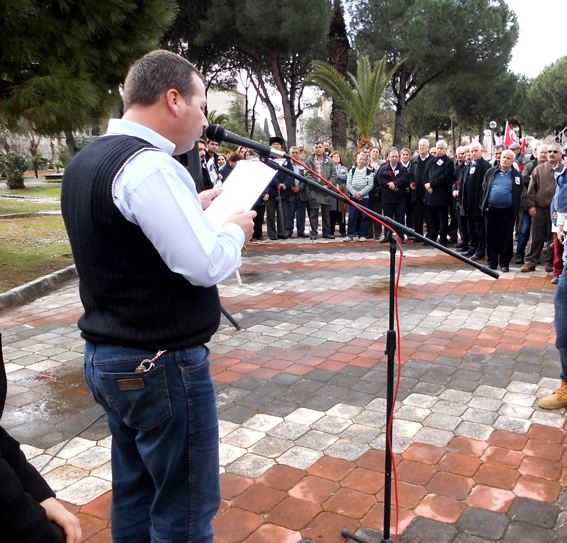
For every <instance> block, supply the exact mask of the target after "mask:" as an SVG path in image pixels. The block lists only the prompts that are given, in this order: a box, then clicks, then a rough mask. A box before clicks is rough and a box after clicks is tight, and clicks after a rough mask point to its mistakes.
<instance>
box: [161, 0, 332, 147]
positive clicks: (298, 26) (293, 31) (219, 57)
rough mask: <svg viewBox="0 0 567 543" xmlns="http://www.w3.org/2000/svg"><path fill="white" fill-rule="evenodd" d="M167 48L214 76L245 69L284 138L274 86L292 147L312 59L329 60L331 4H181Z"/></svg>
mask: <svg viewBox="0 0 567 543" xmlns="http://www.w3.org/2000/svg"><path fill="white" fill-rule="evenodd" d="M178 1H179V7H180V12H179V16H178V18H177V20H176V21H175V23H174V26H173V30H172V32H171V33H169V34H170V35H169V37H168V40H167V43H168V46H170V47H172V48H174V49H176V50H181V51H183V53H184V54H186V56H187V58H189V60H194V61H195V62H196V63H197V64H199V63H200V65H202V66H203V67H204V68H206V69H207V70H208V71H209V72H210V73H211V74H215V75H216V74H217V73H219V71H221V70H223V69H224V70H225V71H236V70H241V69H242V70H246V72H247V73H248V74H249V75H250V76H251V78H252V79H253V83H252V84H253V85H254V87H255V90H256V91H257V92H258V93H259V95H260V97H261V100H262V101H263V102H264V104H265V105H266V106H267V107H268V109H269V111H270V117H271V121H272V126H273V128H274V131H275V133H276V135H281V130H280V128H279V125H278V122H277V117H278V113H277V112H276V106H275V105H274V103H273V96H272V94H271V93H270V89H271V88H275V89H276V90H277V91H278V93H279V95H280V97H281V103H282V106H283V116H284V119H285V123H286V128H287V140H288V143H290V145H291V144H294V143H295V133H296V125H297V118H298V117H299V115H300V114H301V97H302V87H301V83H302V82H303V79H304V77H305V75H306V74H307V73H308V71H309V69H310V63H311V60H313V59H321V58H325V57H326V51H325V42H326V35H327V32H328V30H329V22H330V18H331V11H332V5H331V3H330V2H329V1H328V0H309V2H305V0H278V1H277V2H275V1H266V0H231V1H230V2H228V1H227V0H209V1H208V2H202V1H201V0H196V1H194V0H178Z"/></svg>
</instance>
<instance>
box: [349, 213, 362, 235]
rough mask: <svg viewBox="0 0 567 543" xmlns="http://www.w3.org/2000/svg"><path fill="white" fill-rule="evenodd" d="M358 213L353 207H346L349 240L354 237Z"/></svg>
mask: <svg viewBox="0 0 567 543" xmlns="http://www.w3.org/2000/svg"><path fill="white" fill-rule="evenodd" d="M359 215H360V211H358V209H357V208H356V207H354V206H348V235H349V236H350V237H351V238H354V237H355V236H356V223H357V222H358V218H359V217H358V216H359Z"/></svg>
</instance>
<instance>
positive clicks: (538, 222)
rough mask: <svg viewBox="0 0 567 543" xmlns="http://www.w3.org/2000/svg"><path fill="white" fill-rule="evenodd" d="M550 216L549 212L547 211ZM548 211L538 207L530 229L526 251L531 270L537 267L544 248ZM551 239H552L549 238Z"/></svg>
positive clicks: (526, 259)
mask: <svg viewBox="0 0 567 543" xmlns="http://www.w3.org/2000/svg"><path fill="white" fill-rule="evenodd" d="M547 215H549V211H547ZM546 226H547V221H546V211H545V209H543V208H542V207H536V216H535V217H532V225H531V229H530V241H529V242H528V247H527V249H526V256H525V262H526V266H528V267H529V268H534V269H535V267H536V266H537V263H538V261H539V257H540V255H541V248H542V246H543V237H544V235H545V232H546ZM549 239H551V237H550V238H549Z"/></svg>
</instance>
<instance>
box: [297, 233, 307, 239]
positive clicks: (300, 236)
mask: <svg viewBox="0 0 567 543" xmlns="http://www.w3.org/2000/svg"><path fill="white" fill-rule="evenodd" d="M297 237H298V238H308V237H309V235H308V234H305V233H303V234H297Z"/></svg>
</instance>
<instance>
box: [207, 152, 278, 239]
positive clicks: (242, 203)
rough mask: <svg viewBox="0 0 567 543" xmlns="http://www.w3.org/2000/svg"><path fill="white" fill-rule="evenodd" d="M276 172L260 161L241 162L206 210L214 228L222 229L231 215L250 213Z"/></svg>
mask: <svg viewBox="0 0 567 543" xmlns="http://www.w3.org/2000/svg"><path fill="white" fill-rule="evenodd" d="M276 173H277V172H276V171H275V170H272V168H270V167H269V166H266V165H265V164H264V163H263V162H260V160H258V159H253V160H239V161H238V162H237V163H236V167H235V168H234V170H233V171H232V173H231V174H230V175H229V176H228V178H227V180H226V181H225V182H224V183H223V185H222V193H221V194H220V196H217V197H216V198H215V199H214V200H213V202H212V203H211V205H210V206H209V207H208V208H207V209H205V215H207V217H208V218H209V220H210V221H211V223H212V224H213V226H214V227H215V228H217V229H219V230H220V229H221V228H222V225H223V224H224V223H225V222H226V219H228V218H229V217H230V216H231V215H233V214H234V213H236V212H237V211H239V210H241V209H244V211H250V210H251V209H252V206H253V205H254V204H255V203H256V200H257V199H258V196H260V195H261V194H262V192H263V191H264V189H265V188H266V187H267V186H268V183H269V182H270V181H271V180H272V178H273V177H274V175H276Z"/></svg>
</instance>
